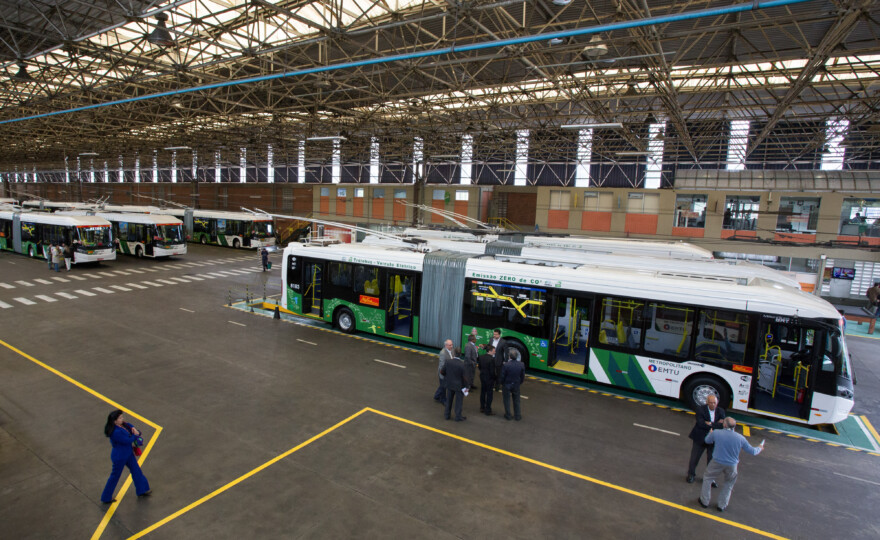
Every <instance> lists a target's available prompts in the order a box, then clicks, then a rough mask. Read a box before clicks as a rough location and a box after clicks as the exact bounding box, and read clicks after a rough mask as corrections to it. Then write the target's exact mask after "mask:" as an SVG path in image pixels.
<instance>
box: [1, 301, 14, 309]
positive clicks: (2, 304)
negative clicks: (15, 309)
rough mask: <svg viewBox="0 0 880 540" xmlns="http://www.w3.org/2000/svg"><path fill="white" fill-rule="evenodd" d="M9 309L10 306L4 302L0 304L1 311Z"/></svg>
mask: <svg viewBox="0 0 880 540" xmlns="http://www.w3.org/2000/svg"><path fill="white" fill-rule="evenodd" d="M11 307H12V306H11V305H9V304H7V303H6V302H0V308H2V309H9V308H11Z"/></svg>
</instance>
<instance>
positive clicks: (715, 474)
mask: <svg viewBox="0 0 880 540" xmlns="http://www.w3.org/2000/svg"><path fill="white" fill-rule="evenodd" d="M735 428H736V420H734V419H733V418H730V417H727V418H725V419H724V429H720V430H718V429H716V430H712V431H710V432H709V435H707V436H706V442H707V443H709V444H713V443H714V444H715V457H714V458H713V459H712V462H711V463H709V466H708V467H706V473H705V474H703V489H701V490H700V498H699V499H698V501H699V503H700V506H702V507H703V508H709V502H711V500H712V488H711V487H710V486H711V485H712V484H714V483H715V480H716V479H718V478H722V477H723V478H724V485H723V486H721V489H720V490H718V491H719V493H718V506H717V508H718V511H719V512H724V511H725V510H727V504H728V503H729V502H730V493H731V492H732V491H733V485H734V484H736V477H737V474H738V471H737V465H738V464H739V453H740V451H741V450H745V451H746V452H748V453H749V454H751V455H753V456H757V455H758V454H760V453H761V451H762V450H764V441H761V444H759V445H758V446H752V445H750V444H749V441H747V440H746V438H745V437H743V436H742V435H740V434H739V433H737V432H736V431H734V429H735Z"/></svg>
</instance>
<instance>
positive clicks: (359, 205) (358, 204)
mask: <svg viewBox="0 0 880 540" xmlns="http://www.w3.org/2000/svg"><path fill="white" fill-rule="evenodd" d="M351 215H353V216H354V217H364V198H363V197H356V198H355V199H354V200H352V201H351Z"/></svg>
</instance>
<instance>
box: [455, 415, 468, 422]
mask: <svg viewBox="0 0 880 540" xmlns="http://www.w3.org/2000/svg"><path fill="white" fill-rule="evenodd" d="M462 420H467V416H462V417H461V418H456V419H455V421H456V422H461V421H462Z"/></svg>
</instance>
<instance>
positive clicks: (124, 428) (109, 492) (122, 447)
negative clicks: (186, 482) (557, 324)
mask: <svg viewBox="0 0 880 540" xmlns="http://www.w3.org/2000/svg"><path fill="white" fill-rule="evenodd" d="M104 435H106V436H107V437H109V438H110V444H111V445H112V446H113V450H112V451H111V452H110V459H111V460H112V461H113V471H112V472H111V473H110V478H108V479H107V485H106V486H104V493H102V494H101V502H102V503H104V504H110V503H112V502H116V499H114V498H113V492H114V491H116V484H117V483H119V477H121V476H122V470H123V469H124V468H125V467H128V470H129V471H131V478H132V480H134V490H135V493H137V496H138V497H144V496H147V495H149V494H150V493H152V492H153V490H151V489H150V483H149V482H147V477H146V476H144V473H142V472H141V468H140V465H138V462H137V458H136V457H135V456H134V452H133V451H132V448H131V445H132V444H134V443H135V441H136V440H137V438H138V437H140V435H141V432H140V431H138V430H137V429H135V427H134V426H132V425H131V424H126V423H125V418H123V416H122V411H120V410H115V411H113V412H112V413H110V414H109V415H108V416H107V425H105V426H104Z"/></svg>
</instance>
